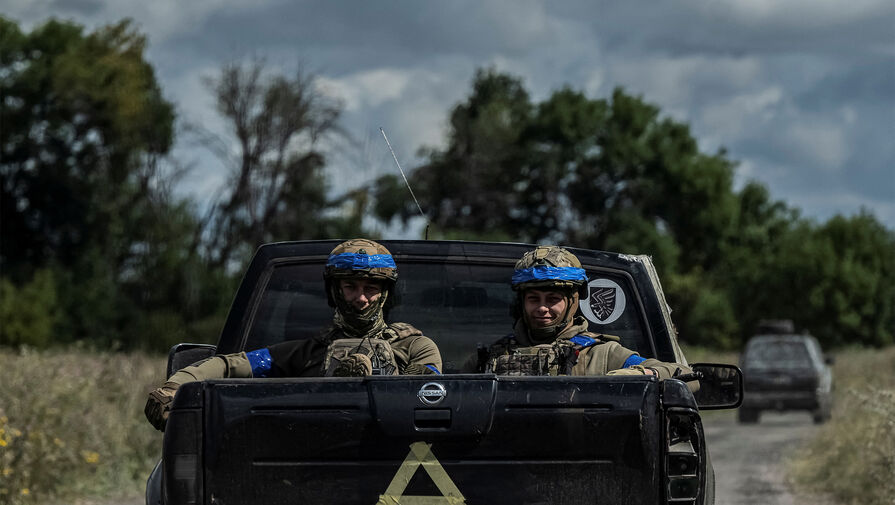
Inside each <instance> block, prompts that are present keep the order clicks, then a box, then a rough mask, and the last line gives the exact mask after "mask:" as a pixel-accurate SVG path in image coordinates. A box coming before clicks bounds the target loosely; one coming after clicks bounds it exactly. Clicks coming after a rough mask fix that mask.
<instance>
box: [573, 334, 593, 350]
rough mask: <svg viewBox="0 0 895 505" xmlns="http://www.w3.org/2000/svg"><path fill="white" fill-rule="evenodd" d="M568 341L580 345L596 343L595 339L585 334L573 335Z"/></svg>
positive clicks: (588, 345)
mask: <svg viewBox="0 0 895 505" xmlns="http://www.w3.org/2000/svg"><path fill="white" fill-rule="evenodd" d="M569 342H572V343H573V344H578V345H580V346H581V347H590V346H592V345H594V344H596V343H597V340H596V339H593V338H590V337H588V336H586V335H575V336H574V337H572V338H570V339H569Z"/></svg>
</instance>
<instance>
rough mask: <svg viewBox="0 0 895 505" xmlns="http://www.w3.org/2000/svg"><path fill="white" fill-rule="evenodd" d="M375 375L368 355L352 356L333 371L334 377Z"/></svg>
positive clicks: (347, 357) (343, 360) (344, 359)
mask: <svg viewBox="0 0 895 505" xmlns="http://www.w3.org/2000/svg"><path fill="white" fill-rule="evenodd" d="M365 375H373V362H372V361H370V357H369V356H367V355H366V354H351V355H349V356H346V357H345V358H343V359H342V362H341V363H339V366H337V367H336V369H335V370H333V376H334V377H363V376H365Z"/></svg>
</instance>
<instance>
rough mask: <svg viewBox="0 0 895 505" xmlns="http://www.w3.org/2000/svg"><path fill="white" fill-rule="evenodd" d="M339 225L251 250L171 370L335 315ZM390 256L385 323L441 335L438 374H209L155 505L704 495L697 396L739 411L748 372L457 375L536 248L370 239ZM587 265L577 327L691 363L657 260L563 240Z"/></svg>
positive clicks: (170, 454)
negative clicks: (331, 231)
mask: <svg viewBox="0 0 895 505" xmlns="http://www.w3.org/2000/svg"><path fill="white" fill-rule="evenodd" d="M337 243H338V241H307V242H288V243H277V244H268V245H264V246H262V247H260V248H259V249H258V251H257V253H256V254H255V257H254V259H253V260H252V262H251V265H250V266H249V268H248V271H247V272H246V274H245V277H244V280H243V282H242V285H241V286H240V287H239V289H238V291H237V293H236V296H235V299H234V301H233V305H232V308H231V310H230V314H229V316H228V318H227V321H226V323H225V325H224V328H223V331H222V333H221V336H220V340H219V342H218V345H217V346H209V345H200V344H180V345H178V346H175V347H174V348H172V350H171V354H170V357H169V360H168V373H169V375H170V373H172V372H173V371H175V370H177V369H179V368H181V367H183V366H186V365H188V364H190V363H192V362H195V361H197V360H199V359H202V358H205V357H207V356H210V355H212V354H214V353H221V354H225V353H233V352H239V351H242V350H246V351H247V350H254V349H258V348H261V347H264V346H268V345H271V344H274V343H277V342H282V341H285V340H291V339H301V338H308V337H310V336H312V335H314V334H315V333H316V332H318V331H320V330H321V329H322V328H324V327H325V326H327V325H328V324H329V322H330V321H331V317H332V312H331V309H330V308H329V307H328V306H327V302H326V296H325V294H324V289H323V277H322V273H323V265H324V263H325V262H326V259H327V255H328V253H329V251H330V250H332V248H333V247H334V246H335V245H336V244H337ZM382 243H383V244H384V245H385V246H386V247H388V248H389V250H390V251H391V252H392V255H393V256H394V258H395V261H396V262H397V264H398V270H399V279H398V283H397V289H396V291H397V292H398V296H399V304H398V305H397V306H396V307H395V308H394V309H393V310H392V312H391V314H390V317H389V319H390V320H392V321H406V322H410V323H412V324H413V325H414V326H416V327H418V328H420V329H421V330H423V332H424V333H425V334H426V335H427V336H429V337H430V338H432V339H433V340H434V341H435V342H436V343H437V344H438V346H439V348H440V350H441V353H442V357H443V360H444V365H443V368H444V370H443V374H442V375H425V376H423V375H408V376H376V375H374V376H367V377H363V378H355V377H350V378H339V377H320V378H288V379H281V378H278V379H270V378H258V379H221V380H210V381H205V382H197V383H188V384H186V385H184V386H182V387H181V388H180V390H179V391H178V393H177V396H176V397H175V399H174V402H173V404H172V410H171V414H170V417H169V420H168V424H167V428H166V431H165V435H164V443H163V449H162V460H161V461H160V462H159V465H158V466H157V467H156V469H155V471H154V472H153V474H152V476H150V478H149V481H148V482H147V493H146V500H147V503H148V504H152V505H155V504H158V503H162V504H206V505H211V504H220V505H246V504H253V503H258V504H264V505H276V504H289V505H293V504H334V503H339V504H363V505H374V504H405V505H414V504H416V505H427V504H433V505H434V504H470V505H472V504H502V503H506V504H583V503H590V504H592V503H599V504H615V503H619V504H621V503H624V504H631V505H636V504H652V505H655V504H667V503H679V504H688V505H697V504H711V503H714V471H713V469H712V466H711V461H710V459H709V452H708V450H707V448H706V446H705V438H704V436H703V428H702V422H701V418H700V410H701V409H708V408H734V407H736V406H738V405H739V403H740V402H741V400H742V374H741V373H740V371H739V370H738V369H737V368H736V367H734V366H732V365H719V364H703V365H700V364H695V365H691V367H692V368H693V369H694V370H695V373H694V374H690V376H689V377H681V379H684V380H687V379H689V380H698V381H699V384H700V388H699V391H698V392H697V393H695V394H694V393H691V391H690V389H689V388H688V387H687V385H686V384H685V382H683V381H682V380H677V379H669V380H665V381H658V380H657V379H656V378H654V377H651V376H596V377H573V376H555V377H519V376H512V377H511V376H495V375H493V374H478V373H469V372H470V371H471V370H470V369H469V368H468V364H469V363H471V362H472V363H474V362H475V361H476V356H477V354H478V352H479V351H478V350H479V349H480V348H482V347H484V346H487V345H488V344H490V343H491V342H493V341H496V340H497V339H499V338H500V337H503V336H505V335H507V334H508V333H510V330H511V326H512V320H511V318H510V315H509V314H510V309H509V307H510V304H511V302H512V300H513V297H514V293H513V291H512V290H511V289H510V283H509V280H510V277H511V276H512V272H513V265H514V263H515V262H516V260H517V259H518V258H520V257H521V256H522V254H523V253H524V252H525V251H527V250H529V249H531V248H532V247H533V246H530V245H525V244H509V243H486V242H459V241H456V242H455V241H411V240H407V241H382ZM570 250H571V251H572V252H574V253H575V254H576V255H577V256H578V257H579V258H580V259H581V262H582V264H583V266H584V269H585V271H586V272H587V275H588V279H589V283H588V290H589V294H590V295H591V296H589V297H588V299H585V300H582V303H581V305H580V310H581V313H582V314H583V315H584V316H585V317H586V318H587V319H588V320H589V321H590V323H589V324H590V331H593V332H595V333H608V334H612V335H617V336H619V337H620V338H621V343H622V345H624V346H625V347H627V348H629V349H634V350H637V351H638V352H639V353H640V354H641V355H642V356H644V357H655V358H658V359H660V360H664V361H675V362H679V363H687V361H686V358H685V357H684V355H683V354H682V352H681V349H680V348H679V346H678V344H677V341H676V336H675V332H674V329H673V328H674V327H673V325H672V322H671V318H670V309H669V307H668V305H667V304H666V302H665V297H664V295H663V293H662V288H661V285H660V283H659V280H658V277H657V275H656V271H655V268H654V267H653V264H652V262H651V261H650V259H649V258H648V257H646V256H631V255H623V254H616V253H609V252H602V251H593V250H586V249H570Z"/></svg>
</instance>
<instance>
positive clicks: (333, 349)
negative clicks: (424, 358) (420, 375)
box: [323, 338, 398, 377]
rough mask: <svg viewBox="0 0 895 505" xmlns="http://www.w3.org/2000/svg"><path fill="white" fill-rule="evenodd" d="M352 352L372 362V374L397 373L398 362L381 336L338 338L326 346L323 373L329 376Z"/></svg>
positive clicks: (390, 347)
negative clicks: (364, 356) (362, 355)
mask: <svg viewBox="0 0 895 505" xmlns="http://www.w3.org/2000/svg"><path fill="white" fill-rule="evenodd" d="M352 354H365V355H367V356H368V357H369V358H370V361H371V362H372V363H373V375H398V364H397V363H396V362H395V354H394V352H392V346H391V345H389V343H388V342H386V341H385V340H383V339H381V338H339V339H336V340H333V341H332V343H330V344H329V347H327V348H326V355H325V356H324V358H323V374H324V375H325V376H327V377H331V376H332V374H333V372H334V371H335V369H336V368H337V367H338V366H339V364H340V363H341V362H342V360H343V359H345V358H346V357H347V356H350V355H352Z"/></svg>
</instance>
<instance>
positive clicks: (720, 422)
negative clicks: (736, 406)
mask: <svg viewBox="0 0 895 505" xmlns="http://www.w3.org/2000/svg"><path fill="white" fill-rule="evenodd" d="M704 425H705V434H706V440H707V444H708V447H709V451H711V456H712V463H713V464H714V467H715V486H716V487H715V504H716V505H753V504H759V503H760V504H762V505H808V504H817V505H833V504H834V502H831V501H828V500H826V499H824V498H822V497H817V496H796V495H794V494H793V493H792V490H791V489H790V488H789V486H788V485H787V484H786V481H785V479H786V474H785V470H786V469H785V466H784V462H783V459H784V458H785V457H786V456H787V455H789V454H790V453H791V451H792V450H793V448H795V447H798V446H799V444H800V443H801V442H802V441H804V440H806V439H810V438H811V437H813V436H814V435H815V433H816V432H817V426H816V425H814V424H813V423H812V422H811V416H810V415H809V414H807V413H805V414H801V413H787V414H777V413H772V412H766V413H764V414H762V417H761V422H760V423H758V424H738V423H737V422H736V419H735V417H734V416H732V415H719V416H713V417H707V419H705V420H704Z"/></svg>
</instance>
